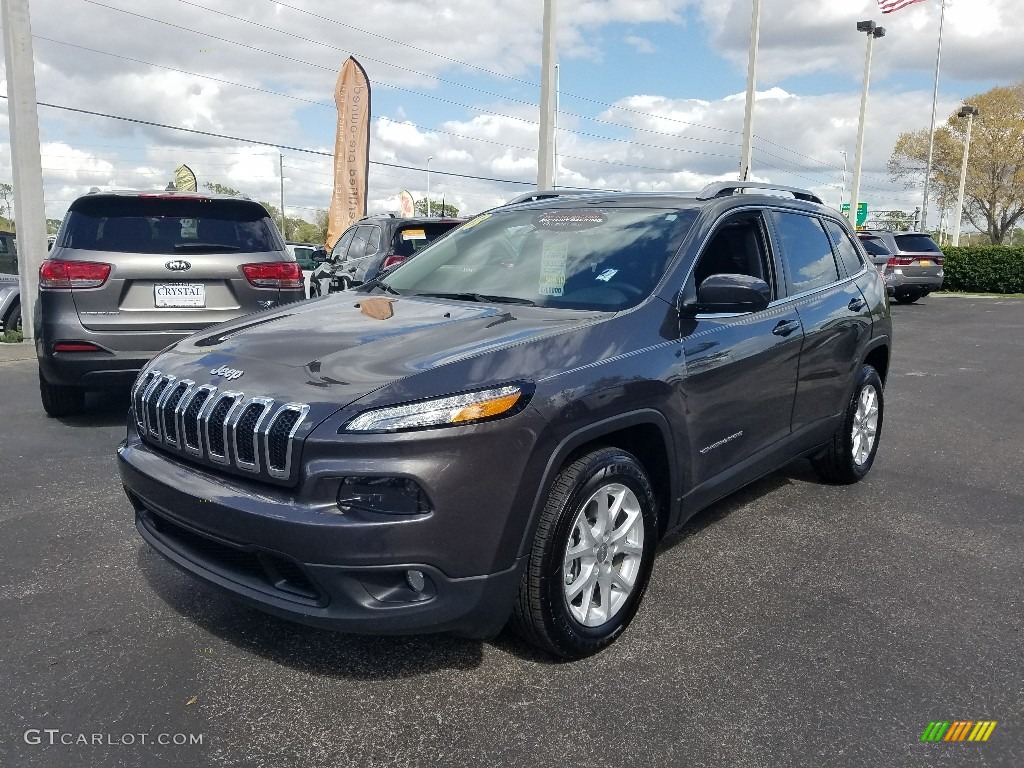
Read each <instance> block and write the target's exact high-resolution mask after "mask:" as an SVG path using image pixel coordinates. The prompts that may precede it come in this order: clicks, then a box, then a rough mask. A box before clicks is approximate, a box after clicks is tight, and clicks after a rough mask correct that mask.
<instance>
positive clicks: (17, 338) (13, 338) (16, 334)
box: [0, 331, 25, 344]
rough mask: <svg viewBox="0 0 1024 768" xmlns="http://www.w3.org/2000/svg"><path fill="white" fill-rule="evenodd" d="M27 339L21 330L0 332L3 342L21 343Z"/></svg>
mask: <svg viewBox="0 0 1024 768" xmlns="http://www.w3.org/2000/svg"><path fill="white" fill-rule="evenodd" d="M24 340H25V337H24V336H22V335H21V331H5V332H4V333H3V334H0V343H2V344H20V343H21V342H23V341H24Z"/></svg>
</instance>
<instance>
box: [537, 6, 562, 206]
mask: <svg viewBox="0 0 1024 768" xmlns="http://www.w3.org/2000/svg"><path fill="white" fill-rule="evenodd" d="M556 4H557V3H556V0H544V17H543V21H542V25H543V29H542V34H541V48H540V133H539V135H538V145H537V189H551V188H552V187H554V185H555V110H556V106H555V91H556V89H557V85H556V75H555V63H556V61H557V57H558V51H557V46H556V41H555V17H556V14H557V9H556V7H555V6H556Z"/></svg>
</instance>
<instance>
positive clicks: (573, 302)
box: [387, 207, 696, 310]
mask: <svg viewBox="0 0 1024 768" xmlns="http://www.w3.org/2000/svg"><path fill="white" fill-rule="evenodd" d="M695 218H696V211H694V210H678V209H677V210H669V209H652V208H612V207H608V208H602V209H600V210H597V209H591V208H572V207H568V208H546V209H540V210H538V209H536V208H532V209H529V210H508V211H501V212H497V213H491V214H483V215H481V216H478V217H477V218H476V219H473V220H472V221H469V222H467V223H466V224H465V225H463V226H462V227H461V228H460V229H457V230H455V231H454V232H452V233H451V234H450V235H448V236H447V237H444V238H442V239H440V240H438V241H437V242H436V243H434V244H433V245H431V246H430V247H429V248H427V249H425V250H424V251H423V252H422V253H421V254H420V255H418V256H417V257H416V258H415V259H410V260H409V261H407V262H405V263H404V264H403V265H402V266H400V267H398V268H397V269H396V270H395V271H394V272H392V273H391V274H390V275H389V276H388V278H387V282H388V283H389V285H390V287H391V288H394V289H396V290H398V291H399V292H400V293H403V294H412V295H418V294H442V295H449V296H450V297H452V298H456V299H462V300H466V301H475V300H478V296H479V297H480V298H479V300H482V301H488V300H493V299H488V298H487V297H488V296H498V297H504V298H507V299H511V300H519V301H526V302H529V303H533V304H537V305H540V306H546V307H564V308H567V309H595V310H619V309H625V308H627V307H631V306H634V305H636V304H638V303H639V302H640V301H641V300H642V299H643V298H644V297H646V296H647V295H649V294H650V292H651V291H652V290H653V289H654V287H655V286H656V285H657V284H658V281H659V280H660V279H661V277H662V276H663V275H664V274H665V270H666V267H667V265H668V263H669V261H670V260H671V259H672V257H673V255H674V254H675V252H676V250H677V249H678V248H679V245H680V243H681V242H682V239H683V237H684V236H685V235H686V232H687V231H688V230H689V228H690V225H691V224H692V223H693V220H694V219H695Z"/></svg>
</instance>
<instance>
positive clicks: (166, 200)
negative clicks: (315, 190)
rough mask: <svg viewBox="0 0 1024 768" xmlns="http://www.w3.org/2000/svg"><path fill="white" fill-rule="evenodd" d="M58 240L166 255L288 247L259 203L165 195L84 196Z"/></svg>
mask: <svg viewBox="0 0 1024 768" xmlns="http://www.w3.org/2000/svg"><path fill="white" fill-rule="evenodd" d="M59 237H60V245H61V246H63V247H64V248H79V249H82V250H87V251H117V252H121V253H154V254H161V255H165V256H166V255H171V254H188V253H233V252H236V251H240V252H244V253H259V252H264V251H279V250H281V249H282V247H283V245H281V244H280V243H279V241H278V237H277V234H276V228H275V226H274V224H273V222H271V221H270V219H269V218H268V216H267V212H266V210H265V209H264V208H263V206H261V205H259V204H258V203H253V202H250V201H246V200H222V199H217V198H200V197H194V198H188V197H178V198H175V197H170V196H161V195H154V196H151V197H148V196H138V197H127V196H125V197H120V196H102V195H98V196H96V197H84V198H80V199H79V200H77V201H76V202H75V203H74V204H72V206H71V210H70V211H68V215H67V220H66V221H65V222H64V226H63V227H62V228H61V233H60V236H59Z"/></svg>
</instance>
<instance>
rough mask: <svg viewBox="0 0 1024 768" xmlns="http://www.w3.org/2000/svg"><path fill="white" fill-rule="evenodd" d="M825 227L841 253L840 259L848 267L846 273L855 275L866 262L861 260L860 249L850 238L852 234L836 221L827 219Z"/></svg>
mask: <svg viewBox="0 0 1024 768" xmlns="http://www.w3.org/2000/svg"><path fill="white" fill-rule="evenodd" d="M825 228H826V229H827V230H828V233H829V234H830V235H832V242H833V243H835V246H836V251H837V252H838V253H839V260H840V261H842V262H843V266H844V267H846V274H847V275H855V274H857V273H858V272H860V270H861V268H862V267H863V266H864V262H863V261H862V260H861V257H860V251H859V250H858V249H857V246H856V245H854V244H853V242H852V241H851V240H850V236H849V235H848V234H846V231H845V230H844V229H843V228H842V227H841V226H840V225H839V224H837V223H836V222H834V221H829V220H827V219H826V220H825Z"/></svg>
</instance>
